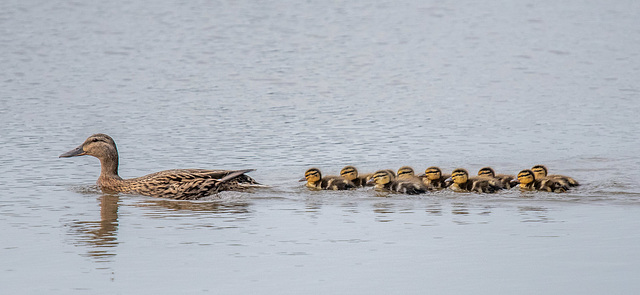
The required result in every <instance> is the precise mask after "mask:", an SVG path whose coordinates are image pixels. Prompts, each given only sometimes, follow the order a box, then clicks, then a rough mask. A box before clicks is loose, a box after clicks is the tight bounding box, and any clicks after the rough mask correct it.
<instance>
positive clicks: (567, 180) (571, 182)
mask: <svg viewBox="0 0 640 295" xmlns="http://www.w3.org/2000/svg"><path fill="white" fill-rule="evenodd" d="M531 171H533V174H534V175H535V177H536V179H542V178H544V177H547V178H552V179H555V180H557V181H559V182H561V183H562V184H564V185H565V186H566V187H573V186H579V185H580V184H579V183H578V182H577V181H576V180H575V179H573V178H571V177H569V176H564V175H558V174H552V175H547V173H548V171H549V170H547V167H546V166H544V165H535V166H533V167H532V168H531Z"/></svg>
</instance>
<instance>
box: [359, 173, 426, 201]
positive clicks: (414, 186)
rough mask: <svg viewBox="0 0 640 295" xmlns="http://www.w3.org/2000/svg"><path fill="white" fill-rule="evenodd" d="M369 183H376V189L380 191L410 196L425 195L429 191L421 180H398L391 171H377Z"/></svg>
mask: <svg viewBox="0 0 640 295" xmlns="http://www.w3.org/2000/svg"><path fill="white" fill-rule="evenodd" d="M369 181H370V182H373V183H375V189H376V190H378V191H392V192H397V193H403V194H409V195H417V194H423V193H426V192H427V191H428V188H427V187H426V186H425V185H424V184H422V182H420V181H419V180H415V179H411V178H409V179H407V178H396V177H395V176H394V175H393V171H389V170H378V171H376V173H374V174H373V178H371V180H369Z"/></svg>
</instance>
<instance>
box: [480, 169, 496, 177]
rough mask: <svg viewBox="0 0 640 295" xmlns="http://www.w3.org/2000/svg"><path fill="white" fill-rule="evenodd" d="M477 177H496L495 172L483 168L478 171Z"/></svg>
mask: <svg viewBox="0 0 640 295" xmlns="http://www.w3.org/2000/svg"><path fill="white" fill-rule="evenodd" d="M478 176H485V177H492V178H493V177H496V172H495V171H494V170H493V168H491V167H483V168H481V169H480V170H478Z"/></svg>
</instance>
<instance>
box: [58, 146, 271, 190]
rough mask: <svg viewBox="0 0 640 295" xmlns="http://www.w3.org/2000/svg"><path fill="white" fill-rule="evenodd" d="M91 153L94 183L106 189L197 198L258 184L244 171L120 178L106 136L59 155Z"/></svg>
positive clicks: (170, 172) (167, 172) (115, 152)
mask: <svg viewBox="0 0 640 295" xmlns="http://www.w3.org/2000/svg"><path fill="white" fill-rule="evenodd" d="M84 155H89V156H94V157H96V158H98V159H99V160H100V166H101V172H100V177H98V181H97V184H98V186H99V187H100V189H102V190H103V191H105V192H123V193H135V194H140V195H145V196H151V197H161V198H170V199H178V200H196V199H199V198H202V197H205V196H209V195H213V194H216V193H218V192H221V191H225V190H242V189H245V188H248V187H252V186H258V185H259V184H258V183H257V182H256V181H255V180H254V179H253V178H251V177H249V176H247V175H245V173H247V172H250V171H254V169H246V170H204V169H175V170H165V171H160V172H156V173H153V174H149V175H146V176H142V177H138V178H131V179H122V178H121V177H120V176H119V175H118V149H117V148H116V143H115V141H114V140H113V138H111V137H110V136H109V135H106V134H94V135H91V136H89V138H87V140H85V141H84V143H82V144H81V145H80V146H78V147H77V148H75V149H73V150H70V151H68V152H66V153H64V154H62V155H60V158H69V157H76V156H84Z"/></svg>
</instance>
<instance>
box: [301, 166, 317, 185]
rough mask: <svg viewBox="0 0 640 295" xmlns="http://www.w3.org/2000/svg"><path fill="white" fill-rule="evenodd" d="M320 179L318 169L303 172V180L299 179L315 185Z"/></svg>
mask: <svg viewBox="0 0 640 295" xmlns="http://www.w3.org/2000/svg"><path fill="white" fill-rule="evenodd" d="M320 179H322V173H320V169H318V168H310V169H308V170H307V171H305V172H304V178H302V179H300V181H306V182H311V183H315V182H318V181H320Z"/></svg>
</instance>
